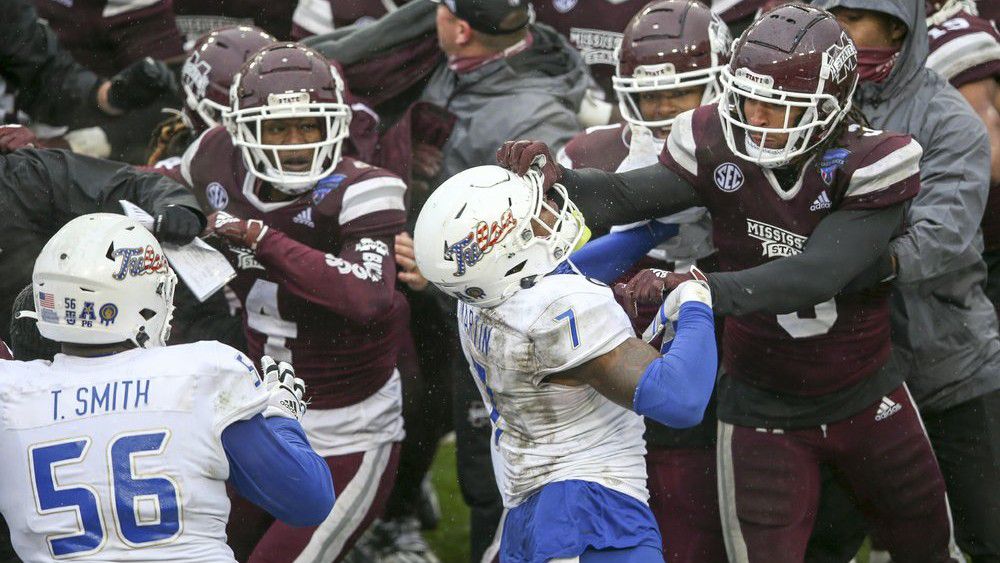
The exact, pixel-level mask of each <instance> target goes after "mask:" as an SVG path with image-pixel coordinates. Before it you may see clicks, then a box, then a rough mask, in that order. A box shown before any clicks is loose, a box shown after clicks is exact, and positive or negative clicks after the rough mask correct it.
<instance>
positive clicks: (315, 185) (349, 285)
mask: <svg viewBox="0 0 1000 563" xmlns="http://www.w3.org/2000/svg"><path fill="white" fill-rule="evenodd" d="M230 110H231V113H230V114H229V116H228V118H227V127H228V129H227V128H224V127H215V128H213V129H209V130H208V131H207V132H206V133H204V134H203V135H202V136H201V137H200V138H199V139H198V140H197V141H196V142H195V143H194V144H193V145H192V146H191V147H190V148H189V149H188V151H187V152H186V153H185V154H184V157H183V160H182V165H181V170H182V173H183V175H184V177H185V179H186V180H187V181H188V183H189V184H190V185H191V186H192V187H193V189H194V190H195V193H196V194H197V195H198V197H199V199H200V200H201V203H202V205H203V206H204V207H206V208H208V209H215V210H216V211H217V213H215V214H214V215H213V216H212V217H211V219H210V221H209V228H208V231H209V232H210V233H212V234H214V235H216V236H217V237H219V238H221V239H222V241H224V247H225V248H224V250H225V252H226V253H227V255H228V256H229V257H230V258H231V260H232V262H233V263H234V265H235V267H236V269H237V272H238V273H237V277H236V279H235V280H233V281H232V282H231V283H230V287H231V288H232V289H233V290H234V291H235V292H236V294H237V295H238V296H239V298H240V299H241V300H242V302H243V309H244V313H243V316H244V318H243V321H244V326H245V329H246V336H247V341H248V344H249V348H250V355H251V357H255V358H256V357H260V356H261V355H263V354H273V355H276V357H278V358H282V359H283V360H285V361H295V362H297V365H298V366H299V367H298V369H299V375H300V376H301V377H302V378H303V379H306V380H307V381H308V382H309V387H310V389H312V390H313V396H312V403H311V409H310V410H311V411H312V414H310V415H309V416H307V417H304V418H303V420H302V422H303V427H304V428H305V429H306V434H307V435H308V437H309V440H310V442H311V443H312V445H313V447H314V448H315V449H316V451H317V452H319V453H320V454H321V455H323V456H324V457H326V459H327V461H328V462H329V464H330V468H331V470H332V472H333V475H334V482H335V488H336V491H337V494H338V497H339V498H340V499H341V500H342V501H343V502H342V503H340V504H338V505H335V507H334V509H333V510H332V511H331V512H330V515H329V516H328V517H327V520H326V521H325V522H324V523H323V524H321V525H320V526H319V527H317V528H291V527H288V526H286V525H284V524H282V523H280V522H276V521H274V519H273V518H270V517H268V516H266V515H265V514H263V513H261V511H259V510H257V509H256V508H254V507H253V506H251V505H250V504H249V503H247V502H245V501H243V500H242V499H234V507H233V517H232V518H231V519H230V527H229V537H230V543H231V545H232V546H233V547H234V550H235V551H236V554H237V558H239V559H240V560H246V558H247V557H248V556H249V561H252V562H254V563H257V562H286V561H289V562H290V561H292V560H295V561H316V562H320V561H322V562H329V561H339V560H340V558H341V557H342V556H343V554H344V553H346V552H347V551H348V550H349V549H350V547H351V545H352V544H353V543H354V542H355V541H356V540H357V538H358V536H360V534H361V533H362V532H364V530H365V528H367V526H368V525H369V524H370V523H371V522H372V520H373V519H374V518H375V517H376V515H377V514H378V513H379V511H380V510H381V509H382V507H383V506H384V502H385V499H386V497H387V495H388V493H389V491H390V489H391V487H392V484H393V481H394V479H395V467H396V463H397V461H398V452H399V441H400V439H401V438H402V435H403V427H402V417H401V409H402V404H401V395H400V382H399V373H398V371H397V370H396V355H397V348H398V345H399V342H400V337H401V335H403V334H404V332H405V330H406V325H407V317H408V307H407V304H406V301H405V299H404V298H403V295H402V294H401V293H399V292H398V291H397V290H396V288H395V278H396V271H395V263H394V261H393V260H392V257H391V256H389V251H390V248H391V245H392V242H393V237H394V236H395V234H396V233H398V232H400V231H401V230H402V228H403V225H404V222H405V220H406V210H405V209H406V206H405V200H404V197H405V191H406V185H405V184H404V183H403V181H402V180H400V179H399V178H398V177H396V176H394V175H392V174H390V173H389V172H386V171H384V170H381V169H379V168H375V167H372V166H369V165H368V164H365V163H363V162H360V161H357V160H355V159H352V158H349V157H344V156H342V155H341V146H342V144H343V142H344V141H345V139H346V138H347V136H348V126H349V123H350V120H351V110H350V108H349V107H348V106H347V105H346V104H345V103H344V99H343V83H342V80H341V77H340V75H339V72H337V71H336V69H335V67H333V66H332V65H331V64H330V62H329V61H327V60H326V59H324V58H323V57H322V55H320V54H319V53H317V52H315V51H313V50H311V49H308V48H305V47H302V46H300V45H297V44H293V43H280V44H274V45H271V46H269V47H265V48H264V49H263V50H261V51H259V52H258V53H257V54H256V55H255V56H254V57H253V58H252V59H250V60H249V61H248V62H247V63H246V64H245V65H244V66H243V67H242V69H241V70H240V73H239V75H237V77H236V78H235V79H234V85H233V89H232V93H231V106H230ZM258 540H260V541H259V542H258ZM255 544H256V546H255ZM251 551H252V552H251Z"/></svg>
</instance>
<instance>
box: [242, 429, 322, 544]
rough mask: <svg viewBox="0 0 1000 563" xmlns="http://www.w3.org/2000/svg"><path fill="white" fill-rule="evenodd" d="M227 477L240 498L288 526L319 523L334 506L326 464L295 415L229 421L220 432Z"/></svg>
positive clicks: (315, 524) (316, 524)
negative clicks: (310, 443) (228, 470)
mask: <svg viewBox="0 0 1000 563" xmlns="http://www.w3.org/2000/svg"><path fill="white" fill-rule="evenodd" d="M222 447H223V449H224V450H225V452H226V458H227V459H228V460H229V468H230V472H229V482H230V483H232V485H233V486H234V487H236V490H237V491H239V493H240V494H241V495H243V497H244V498H246V499H247V500H249V501H250V502H253V503H254V504H256V505H257V506H260V507H261V508H263V509H264V510H266V511H268V512H269V513H270V514H271V515H273V516H274V517H275V518H277V519H279V520H281V521H282V522H284V523H286V524H289V525H291V526H318V525H319V524H321V523H322V522H323V520H324V519H325V518H326V517H327V515H328V514H329V513H330V509H331V508H333V502H334V492H333V479H332V477H331V476H330V467H329V466H328V465H327V464H326V460H324V459H323V458H322V457H320V456H319V455H318V454H317V453H316V452H314V451H313V449H312V447H311V446H310V445H309V441H308V440H307V439H306V435H305V431H304V430H302V426H301V425H299V423H298V422H297V421H295V420H292V419H289V418H282V417H272V418H267V419H265V418H264V417H263V416H261V415H257V416H255V417H253V418H251V419H250V420H243V421H239V422H235V423H233V424H230V425H229V426H228V427H227V428H226V429H225V430H224V431H223V432H222Z"/></svg>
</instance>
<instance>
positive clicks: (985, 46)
mask: <svg viewBox="0 0 1000 563" xmlns="http://www.w3.org/2000/svg"><path fill="white" fill-rule="evenodd" d="M927 35H928V37H929V39H930V55H928V57H927V67H928V68H931V69H933V70H935V71H937V73H938V74H940V75H941V76H944V77H945V78H947V79H948V82H950V83H951V85H952V86H954V87H955V88H961V87H962V86H964V85H966V84H970V83H972V82H978V81H980V80H984V79H988V78H992V79H995V80H1000V33H997V30H996V28H995V27H994V26H993V23H992V22H990V21H989V20H986V19H982V18H978V17H976V16H973V15H970V14H968V13H966V12H958V13H957V14H955V16H954V17H952V18H951V19H948V20H945V21H944V22H942V23H940V24H939V25H935V26H932V27H931V28H930V29H928V30H927ZM982 229H983V241H984V242H985V244H986V249H987V250H1000V185H995V186H991V187H990V194H989V198H988V199H987V200H986V212H985V213H984V214H983V220H982Z"/></svg>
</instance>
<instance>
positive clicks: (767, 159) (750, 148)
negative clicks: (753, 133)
mask: <svg viewBox="0 0 1000 563" xmlns="http://www.w3.org/2000/svg"><path fill="white" fill-rule="evenodd" d="M799 134H800V133H798V132H795V133H790V134H789V135H788V143H792V142H793V141H794V140H795V138H796V137H798V136H799ZM743 139H744V144H743V146H744V147H745V148H746V151H747V155H748V156H750V158H752V159H753V160H754V161H755V162H756V163H757V165H758V166H760V167H761V168H781V167H782V166H785V165H787V164H788V162H774V160H775V159H778V158H782V157H784V156H785V147H782V148H780V149H769V148H767V147H762V146H760V145H758V144H757V143H755V142H753V139H752V138H751V137H750V135H743ZM788 143H785V146H788Z"/></svg>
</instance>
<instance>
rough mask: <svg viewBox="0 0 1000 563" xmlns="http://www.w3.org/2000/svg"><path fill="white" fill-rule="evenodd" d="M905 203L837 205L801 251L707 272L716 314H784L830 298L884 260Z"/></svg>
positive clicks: (901, 216)
mask: <svg viewBox="0 0 1000 563" xmlns="http://www.w3.org/2000/svg"><path fill="white" fill-rule="evenodd" d="M903 214H904V206H903V204H901V203H900V204H897V205H893V206H891V207H886V208H883V209H872V210H867V209H866V210H846V211H835V212H833V213H831V214H830V215H829V216H827V217H826V218H825V219H823V220H822V221H821V222H820V223H819V225H817V226H816V230H814V231H813V233H812V235H810V237H809V241H808V242H807V243H806V246H805V248H804V249H803V250H802V253H801V254H797V255H795V256H789V257H787V258H781V259H779V260H774V261H772V262H768V263H767V264H762V265H760V266H757V267H755V268H749V269H747V270H742V271H739V272H719V273H714V274H708V284H709V286H710V287H711V289H712V300H713V302H714V304H713V307H712V309H713V310H714V311H715V313H716V314H717V315H745V314H747V313H755V312H766V313H773V314H784V313H792V312H795V311H800V310H802V309H804V308H806V307H810V306H813V305H816V304H817V303H822V302H824V301H827V300H829V299H832V298H833V297H834V296H835V295H836V294H837V293H839V292H840V291H841V290H842V289H843V288H844V287H845V286H847V285H848V283H849V282H851V281H852V280H854V279H855V278H858V277H859V275H861V274H863V273H866V272H868V271H870V270H871V271H874V270H872V269H873V268H876V269H877V268H878V267H879V263H880V262H882V261H883V260H882V257H884V256H885V250H886V249H887V248H888V247H889V239H890V237H892V234H893V232H895V231H896V230H897V229H898V228H899V225H900V223H901V221H902V220H903Z"/></svg>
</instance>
